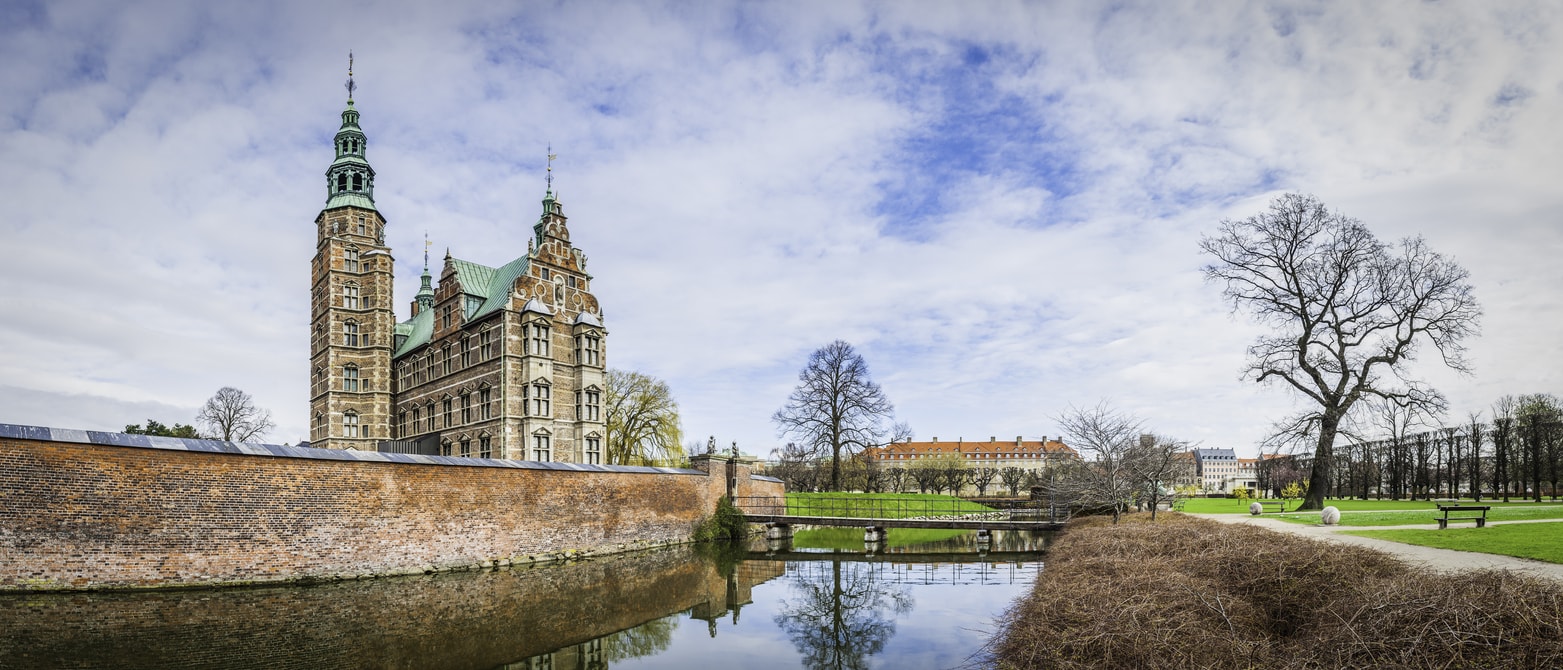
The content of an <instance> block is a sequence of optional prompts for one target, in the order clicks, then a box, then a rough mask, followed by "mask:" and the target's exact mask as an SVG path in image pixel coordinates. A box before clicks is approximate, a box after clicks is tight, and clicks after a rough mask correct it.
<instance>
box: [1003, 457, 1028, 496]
mask: <svg viewBox="0 0 1563 670" xmlns="http://www.w3.org/2000/svg"><path fill="white" fill-rule="evenodd" d="M1025 479H1026V471H1025V470H1022V469H1020V468H1017V467H1015V466H1013V465H1010V466H1006V467H1003V468H1000V469H999V481H1001V482H1004V486H1005V487H1006V488H1008V489H1009V494H1010V495H1012V496H1014V495H1020V483H1021V482H1022V481H1025Z"/></svg>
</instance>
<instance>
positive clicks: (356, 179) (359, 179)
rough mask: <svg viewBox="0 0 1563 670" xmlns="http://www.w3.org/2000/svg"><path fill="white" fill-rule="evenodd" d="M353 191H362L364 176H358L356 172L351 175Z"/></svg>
mask: <svg viewBox="0 0 1563 670" xmlns="http://www.w3.org/2000/svg"><path fill="white" fill-rule="evenodd" d="M353 190H354V191H362V190H364V176H363V175H361V174H359V173H357V172H354V173H353Z"/></svg>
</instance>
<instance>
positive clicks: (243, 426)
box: [175, 386, 275, 442]
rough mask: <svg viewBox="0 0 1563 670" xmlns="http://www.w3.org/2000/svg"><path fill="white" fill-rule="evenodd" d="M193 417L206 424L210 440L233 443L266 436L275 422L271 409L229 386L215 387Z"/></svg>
mask: <svg viewBox="0 0 1563 670" xmlns="http://www.w3.org/2000/svg"><path fill="white" fill-rule="evenodd" d="M195 420H196V421H197V422H198V423H201V424H203V425H205V426H206V429H207V433H208V434H210V435H211V436H212V438H213V439H222V440H229V441H232V442H245V441H248V440H251V439H257V438H261V437H265V436H266V433H267V432H269V431H270V430H271V429H272V426H273V425H275V424H273V423H272V422H271V410H266V409H260V408H258V407H256V406H255V400H254V399H253V398H251V397H250V394H248V393H245V392H244V391H240V390H239V389H236V388H234V387H232V386H224V387H222V388H220V389H217V392H216V393H213V394H212V397H210V398H207V399H206V404H205V405H203V406H202V407H201V411H200V413H198V414H196V415H195ZM175 425H178V424H175Z"/></svg>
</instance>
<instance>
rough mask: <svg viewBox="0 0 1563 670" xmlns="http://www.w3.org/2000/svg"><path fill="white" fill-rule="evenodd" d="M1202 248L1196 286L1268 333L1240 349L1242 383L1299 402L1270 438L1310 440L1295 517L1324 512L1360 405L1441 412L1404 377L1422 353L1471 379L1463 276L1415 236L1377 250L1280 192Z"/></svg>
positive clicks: (1328, 215)
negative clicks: (1346, 429)
mask: <svg viewBox="0 0 1563 670" xmlns="http://www.w3.org/2000/svg"><path fill="white" fill-rule="evenodd" d="M1200 247H1201V248H1202V249H1204V251H1205V252H1206V253H1208V254H1210V255H1211V256H1214V257H1215V261H1214V262H1213V263H1211V264H1210V265H1207V266H1206V267H1205V276H1206V278H1207V279H1208V280H1210V281H1212V282H1216V283H1219V284H1221V285H1222V286H1223V287H1224V294H1225V296H1226V298H1227V299H1228V300H1229V301H1230V302H1231V303H1232V308H1233V310H1234V311H1236V310H1243V311H1247V312H1249V313H1251V314H1252V315H1253V316H1254V317H1255V318H1256V319H1257V320H1258V321H1259V322H1261V323H1263V324H1265V325H1267V326H1269V327H1271V328H1272V329H1273V331H1272V332H1271V334H1268V335H1264V336H1261V337H1260V338H1259V339H1258V340H1257V341H1255V342H1254V344H1253V345H1251V346H1250V347H1249V348H1248V355H1249V364H1248V369H1247V371H1246V373H1245V377H1247V378H1251V379H1253V380H1254V381H1256V382H1260V383H1272V382H1279V383H1281V384H1282V385H1284V386H1286V387H1289V388H1290V389H1292V390H1293V391H1294V392H1296V393H1297V394H1299V395H1301V396H1303V397H1304V398H1306V399H1307V400H1308V401H1309V402H1308V405H1309V408H1308V409H1306V410H1304V411H1303V412H1301V413H1300V414H1298V415H1295V416H1293V417H1290V418H1289V419H1286V420H1283V421H1281V422H1279V423H1278V424H1277V429H1278V433H1279V434H1286V435H1292V436H1296V437H1298V438H1300V439H1306V438H1307V437H1315V438H1317V439H1316V442H1315V444H1314V458H1313V471H1312V474H1311V476H1310V477H1309V484H1310V485H1309V487H1308V495H1307V498H1306V499H1305V500H1304V502H1303V506H1302V508H1301V509H1321V508H1322V507H1323V505H1324V496H1325V493H1326V490H1327V488H1328V486H1329V482H1330V481H1331V475H1332V472H1333V466H1334V446H1335V434H1336V432H1337V431H1338V430H1339V429H1340V427H1341V423H1342V421H1344V420H1345V419H1346V417H1347V416H1348V415H1349V414H1350V412H1351V411H1352V408H1353V407H1354V406H1355V405H1356V404H1357V402H1358V401H1360V400H1362V399H1363V398H1367V397H1379V398H1384V399H1387V400H1390V401H1392V402H1395V403H1398V404H1400V405H1402V406H1406V407H1419V408H1422V409H1424V410H1426V411H1429V412H1431V413H1439V412H1441V411H1443V409H1444V408H1445V401H1444V398H1443V396H1442V395H1441V394H1440V393H1439V392H1438V391H1437V390H1436V389H1433V388H1432V387H1431V386H1429V385H1427V384H1426V383H1424V382H1421V381H1419V380H1417V379H1413V378H1412V377H1410V375H1409V366H1410V364H1411V362H1412V361H1414V360H1415V359H1416V355H1417V353H1418V352H1417V349H1418V347H1419V346H1420V345H1422V344H1424V343H1425V344H1428V345H1431V346H1432V347H1433V348H1434V350H1436V351H1437V352H1438V354H1439V356H1440V357H1441V358H1442V359H1443V362H1444V364H1445V365H1448V366H1449V367H1451V368H1453V369H1455V370H1457V371H1461V372H1468V371H1469V367H1468V364H1467V363H1466V361H1465V358H1464V353H1465V346H1464V341H1465V339H1466V338H1467V337H1470V336H1472V335H1474V334H1475V333H1476V332H1477V324H1478V321H1479V319H1480V317H1481V309H1480V307H1478V305H1477V302H1476V297H1475V296H1474V295H1473V293H1472V290H1471V284H1470V283H1469V282H1468V281H1467V279H1468V277H1469V274H1468V273H1467V272H1466V271H1465V269H1464V268H1461V267H1460V266H1459V264H1457V263H1455V262H1454V261H1453V260H1452V259H1449V258H1447V257H1445V256H1443V255H1440V254H1438V253H1437V252H1434V251H1433V250H1431V249H1429V248H1428V247H1427V244H1426V243H1424V242H1423V241H1422V239H1421V238H1419V237H1417V238H1407V239H1403V240H1401V241H1400V242H1398V243H1396V244H1394V245H1387V244H1384V243H1382V242H1380V241H1378V239H1377V238H1375V237H1374V236H1373V233H1371V232H1369V231H1368V229H1367V227H1366V226H1364V225H1363V224H1362V222H1361V221H1358V220H1357V219H1353V218H1350V217H1347V216H1344V215H1342V214H1340V213H1338V212H1332V211H1330V210H1329V209H1327V208H1326V207H1325V206H1324V203H1322V202H1320V201H1319V200H1318V199H1316V198H1314V197H1313V196H1308V195H1299V194H1291V193H1289V194H1286V195H1283V196H1281V197H1279V198H1277V199H1275V200H1274V201H1272V202H1271V203H1270V207H1269V209H1268V210H1267V211H1265V212H1262V213H1260V214H1257V215H1254V216H1251V217H1248V218H1246V219H1243V220H1240V221H1232V220H1225V221H1222V222H1221V228H1220V232H1219V233H1217V234H1216V235H1215V236H1213V237H1205V238H1202V239H1201V240H1200Z"/></svg>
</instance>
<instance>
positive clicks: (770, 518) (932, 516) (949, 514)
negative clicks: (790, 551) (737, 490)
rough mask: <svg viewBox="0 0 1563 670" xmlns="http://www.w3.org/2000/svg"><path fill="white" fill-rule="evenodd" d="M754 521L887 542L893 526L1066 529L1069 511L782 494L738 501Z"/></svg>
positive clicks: (771, 527) (770, 534)
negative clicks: (858, 531)
mask: <svg viewBox="0 0 1563 670" xmlns="http://www.w3.org/2000/svg"><path fill="white" fill-rule="evenodd" d="M733 504H734V505H735V506H736V507H738V510H739V511H740V512H743V515H744V519H745V520H746V521H748V522H750V523H763V524H765V527H766V537H767V538H771V539H777V538H787V537H791V536H792V527H793V526H838V527H848V528H862V529H864V535H863V540H864V541H865V542H878V541H883V540H884V535H885V531H886V530H887V529H890V528H943V529H951V530H975V531H977V534H978V537H979V538H981V537H984V536H987V535H988V532H989V531H994V530H1037V531H1047V530H1062V529H1063V527H1064V523H1065V522H1067V521H1068V520H1069V509H1068V507H1066V506H1062V505H1048V504H1047V503H1046V501H1037V502H1036V503H1035V504H1034V505H1032V506H1027V507H1018V508H1015V509H1007V510H993V509H990V508H986V507H984V506H981V505H977V504H975V503H970V502H967V501H964V500H960V499H957V498H943V499H895V498H863V497H857V496H808V497H807V498H799V499H794V500H791V501H789V500H787V499H786V498H784V497H778V496H751V497H738V498H734V499H733Z"/></svg>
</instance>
